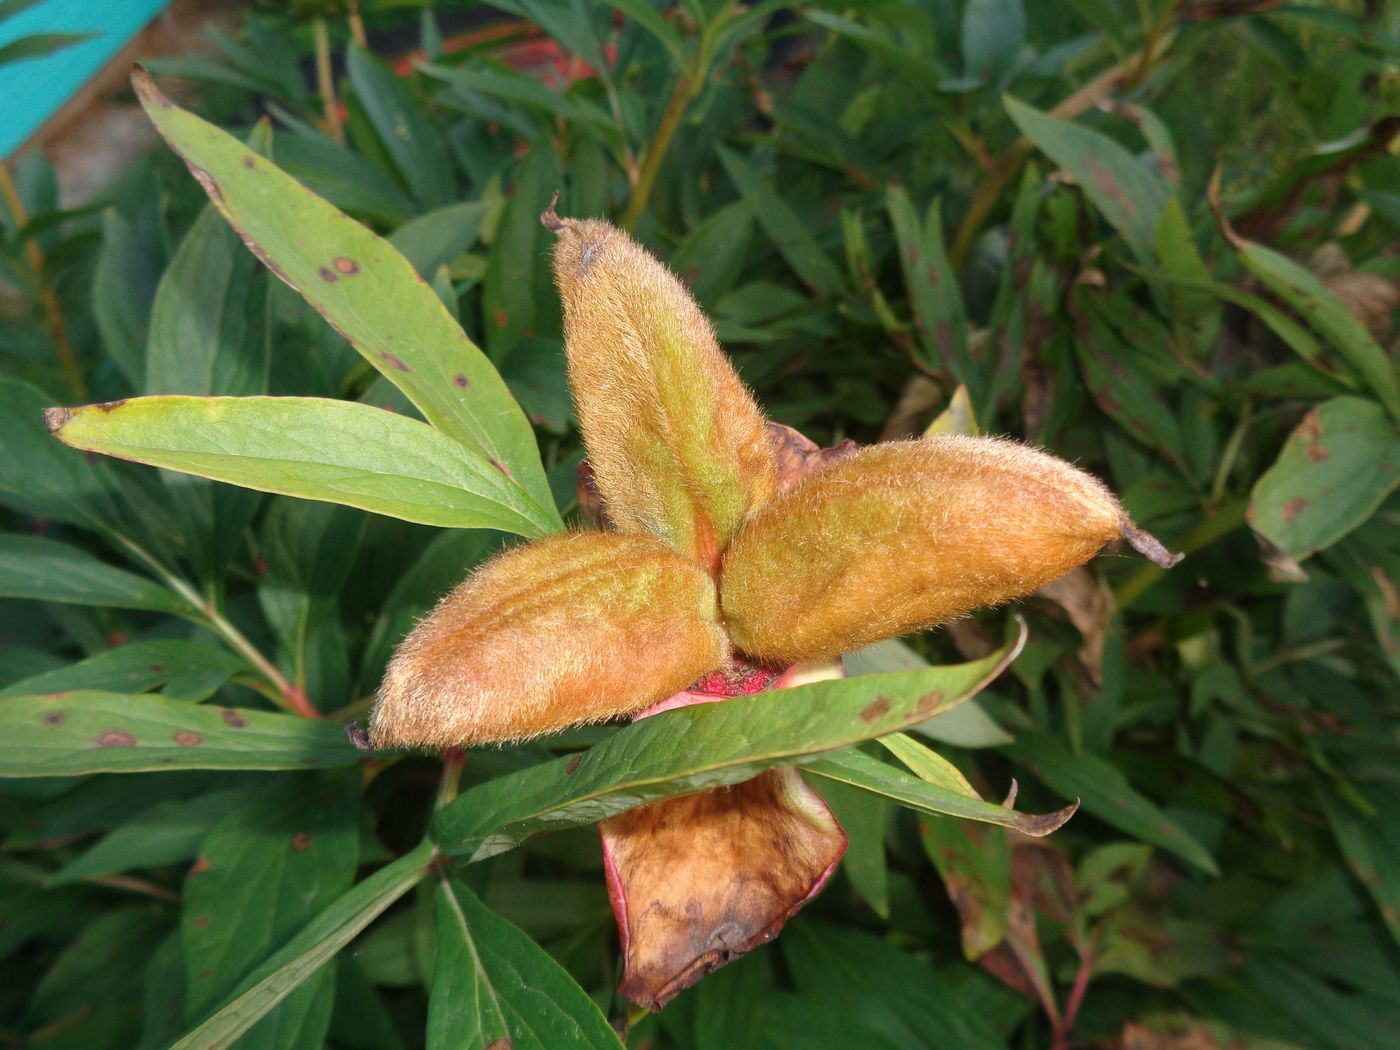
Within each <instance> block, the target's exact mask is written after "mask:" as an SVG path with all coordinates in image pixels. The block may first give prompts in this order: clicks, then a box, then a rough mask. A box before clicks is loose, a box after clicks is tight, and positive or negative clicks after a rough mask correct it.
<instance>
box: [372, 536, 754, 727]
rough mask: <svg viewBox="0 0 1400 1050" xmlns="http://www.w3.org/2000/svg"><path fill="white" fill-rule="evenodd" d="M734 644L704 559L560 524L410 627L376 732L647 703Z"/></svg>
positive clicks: (537, 719) (513, 723) (379, 704)
mask: <svg viewBox="0 0 1400 1050" xmlns="http://www.w3.org/2000/svg"><path fill="white" fill-rule="evenodd" d="M728 656H729V643H728V639H727V638H726V637H725V633H724V630H723V628H722V627H721V626H720V623H719V615H718V606H717V600H716V596H715V588H714V583H713V581H712V580H711V579H710V577H709V575H708V573H706V572H705V570H704V569H703V568H702V567H701V566H699V565H697V564H696V563H695V562H693V561H691V560H689V559H687V558H683V557H681V556H680V555H678V554H676V553H675V552H674V551H672V550H671V549H670V548H669V547H667V546H666V545H664V544H663V543H661V542H660V541H659V540H656V539H654V538H652V537H649V536H639V535H622V534H619V533H604V532H580V533H567V534H564V535H559V536H551V537H549V538H548V539H544V540H539V541H537V542H535V543H530V544H527V545H525V546H522V547H517V548H515V549H514V550H511V551H507V552H506V553H504V554H502V555H499V556H498V557H496V558H494V559H493V560H491V561H490V562H488V563H487V564H486V565H484V566H483V567H481V568H480V569H478V570H477V571H476V572H474V573H472V574H471V575H470V576H468V577H467V579H466V580H465V581H463V582H462V583H461V584H460V585H459V586H458V587H457V588H456V589H455V590H453V591H452V592H451V593H450V594H448V595H447V596H446V597H445V598H443V600H442V601H441V602H440V603H438V606H437V608H435V609H434V610H433V611H432V613H430V614H429V615H428V617H427V618H426V619H425V620H423V622H422V623H420V624H419V625H418V626H417V627H415V628H414V630H413V631H412V633H411V634H409V636H408V637H407V638H406V639H404V641H403V644H402V645H400V646H399V648H398V651H397V652H396V653H395V654H394V658H393V660H392V661H391V662H390V664H389V668H388V671H387V672H386V673H385V676H384V682H383V684H382V685H381V686H380V688H379V696H378V699H377V701H376V703H375V707H374V713H373V714H372V715H371V718H370V740H371V742H372V743H373V745H374V746H375V747H376V748H388V747H426V748H436V749H443V748H449V747H461V746H469V745H474V744H481V743H490V742H500V741H510V740H523V739H526V738H528V737H533V736H538V735H540V734H542V733H549V732H553V731H555V730H559V729H564V728H567V727H568V726H573V725H579V724H582V723H585V722H597V721H602V720H605V719H609V718H615V717H618V716H621V715H627V714H632V713H634V712H636V711H640V710H641V709H642V708H644V707H646V706H647V705H648V704H651V703H653V702H655V701H657V700H660V699H661V698H663V697H666V696H669V695H670V694H672V693H675V692H678V691H680V690H682V689H684V688H685V687H686V686H687V685H689V684H690V683H691V682H693V681H695V680H696V679H697V678H699V677H700V676H701V675H703V674H705V673H707V672H709V671H712V670H714V669H715V668H716V667H718V666H719V665H721V664H722V663H724V661H725V660H726V659H727V658H728Z"/></svg>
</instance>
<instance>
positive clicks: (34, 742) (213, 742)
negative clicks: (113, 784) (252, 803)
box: [0, 690, 361, 777]
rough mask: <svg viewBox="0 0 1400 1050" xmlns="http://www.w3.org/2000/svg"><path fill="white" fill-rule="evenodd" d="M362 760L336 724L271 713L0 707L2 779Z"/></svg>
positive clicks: (135, 706)
mask: <svg viewBox="0 0 1400 1050" xmlns="http://www.w3.org/2000/svg"><path fill="white" fill-rule="evenodd" d="M360 758H361V756H360V754H359V752H358V751H356V750H355V749H354V748H353V747H351V746H350V743H349V741H347V740H346V739H345V732H344V730H343V729H342V728H341V727H340V726H338V725H336V724H335V723H333V722H322V721H318V720H313V719H309V718H297V717H294V716H292V715H283V714H276V713H273V712H270V711H254V710H251V709H248V708H233V707H225V708H222V709H219V708H213V707H201V706H198V705H193V704H187V703H181V702H180V701H178V700H167V699H165V698H163V697H158V696H128V695H126V694H124V693H99V692H95V691H86V690H83V691H79V692H72V693H57V694H50V695H46V696H14V697H5V698H4V699H0V776H7V777H54V776H76V775H79V774H83V773H139V772H153V771H161V772H163V771H166V770H172V769H306V768H313V767H314V768H322V769H329V768H333V767H337V766H353V765H355V764H357V763H358V762H359V761H360Z"/></svg>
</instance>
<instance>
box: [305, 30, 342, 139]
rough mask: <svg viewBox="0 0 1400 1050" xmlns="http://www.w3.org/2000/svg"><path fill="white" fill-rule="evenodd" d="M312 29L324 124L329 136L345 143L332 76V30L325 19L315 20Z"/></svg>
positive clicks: (317, 84) (317, 87)
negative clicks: (323, 110)
mask: <svg viewBox="0 0 1400 1050" xmlns="http://www.w3.org/2000/svg"><path fill="white" fill-rule="evenodd" d="M311 28H312V31H313V32H314V34H315V45H316V91H317V92H318V93H319V94H320V96H321V105H322V107H323V108H324V109H325V117H324V118H323V120H322V123H323V124H324V126H325V129H326V134H327V135H329V136H330V137H331V138H333V139H334V140H335V141H336V142H344V141H345V131H344V129H343V128H341V126H340V114H339V112H337V109H336V101H335V77H334V76H332V75H331V34H330V30H329V29H328V28H327V27H326V20H325V19H324V18H315V19H313V20H312V22H311Z"/></svg>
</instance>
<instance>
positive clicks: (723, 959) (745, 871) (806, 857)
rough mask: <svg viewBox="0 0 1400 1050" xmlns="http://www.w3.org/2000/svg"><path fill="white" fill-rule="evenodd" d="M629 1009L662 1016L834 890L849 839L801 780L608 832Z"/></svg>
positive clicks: (634, 813) (761, 782)
mask: <svg viewBox="0 0 1400 1050" xmlns="http://www.w3.org/2000/svg"><path fill="white" fill-rule="evenodd" d="M599 829H600V830H601V832H602V836H603V857H604V861H605V863H606V866H607V878H608V896H609V897H610V898H611V900H612V904H613V912H614V914H615V915H616V916H617V924H618V934H619V937H620V939H621V942H622V952H623V958H624V970H623V976H622V982H621V984H620V985H619V986H618V988H619V991H621V992H622V994H623V995H625V996H626V997H627V998H628V999H631V1000H632V1001H633V1002H635V1003H638V1004H640V1005H642V1006H646V1007H648V1008H650V1009H653V1010H657V1009H660V1008H661V1007H662V1006H663V1005H664V1004H665V1003H667V1002H668V1001H669V1000H670V999H672V998H673V997H674V996H675V995H676V994H677V993H678V992H681V991H682V990H684V989H686V988H689V987H690V986H691V985H693V984H694V983H695V982H696V981H698V980H700V978H701V977H704V976H705V974H707V973H710V972H711V971H713V970H716V969H718V968H719V967H721V966H723V965H724V964H725V963H727V962H729V961H730V960H731V959H734V958H736V957H738V956H740V955H743V954H744V953H745V952H748V951H750V950H752V949H754V948H756V947H758V946H759V945H761V944H766V943H767V942H768V941H771V940H772V939H773V938H774V937H776V936H777V935H778V931H779V930H781V929H782V928H783V924H784V923H786V922H787V920H788V919H789V918H791V917H792V916H793V915H794V914H795V913H796V912H797V911H798V910H799V909H800V908H801V907H802V906H803V905H804V904H806V903H807V902H808V901H809V900H811V899H812V898H813V897H814V896H815V895H816V894H817V892H818V891H819V890H821V888H822V887H823V886H824V885H825V884H826V881H827V879H829V878H830V877H831V873H832V872H833V871H834V870H835V869H836V865H837V863H838V862H839V861H840V859H841V856H842V854H843V853H845V851H846V834H845V832H843V831H842V830H841V826H840V825H839V824H838V823H837V822H836V818H835V817H833V816H832V814H831V810H830V809H828V808H827V806H826V803H824V802H823V801H822V800H821V797H820V796H818V795H817V793H816V792H815V791H813V790H812V789H811V788H810V787H808V786H807V784H806V783H805V782H804V781H803V780H802V777H801V776H800V775H799V774H798V772H797V770H796V769H793V768H783V769H775V770H770V771H768V772H767V773H764V774H762V775H761V776H758V777H755V778H754V779H752V780H749V781H745V782H744V783H742V784H737V785H734V786H733V787H728V788H721V789H719V790H716V791H706V792H702V793H700V794H696V795H686V796H683V797H681V798H676V799H669V800H667V801H665V802H657V803H653V804H652V805H649V806H640V807H638V808H637V809H633V810H629V811H628V812H626V813H623V814H622V815H621V816H617V817H614V818H612V819H611V820H608V821H605V822H604V823H602V824H600V825H599Z"/></svg>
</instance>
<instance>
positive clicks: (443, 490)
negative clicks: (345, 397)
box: [49, 397, 560, 537]
mask: <svg viewBox="0 0 1400 1050" xmlns="http://www.w3.org/2000/svg"><path fill="white" fill-rule="evenodd" d="M49 425H50V427H51V428H52V430H53V433H54V435H55V436H56V437H57V438H58V439H59V440H60V441H63V442H64V443H65V444H68V445H72V446H73V447H75V448H82V449H88V450H90V451H93V452H101V453H104V454H106V455H110V456H119V457H121V458H123V459H130V460H135V461H136V462H138V463H149V464H151V465H153V466H157V467H167V468H170V469H172V470H179V471H183V472H185V473H188V474H198V475H199V476H201V477H206V478H213V479H214V480H215V481H226V482H228V483H230V484H233V485H242V486H244V487H246V488H254V489H259V490H261V491H263V492H276V493H280V494H282V495H286V496H300V497H301V498H303V499H316V500H323V501H325V502H327V503H342V504H345V505H346V506H349V507H358V508H360V509H361V510H368V511H373V512H375V513H376V514H387V515H389V516H390V517H395V518H402V519H404V520H405V521H416V522H420V523H422V524H424V525H445V526H450V527H455V528H493V529H500V530H501V531H502V532H513V533H517V534H518V535H521V536H531V537H534V536H543V535H545V534H547V533H549V532H553V531H555V530H557V529H558V528H559V527H560V526H559V519H558V514H557V512H555V511H554V510H553V504H552V503H550V504H549V505H548V506H544V505H541V504H538V503H536V502H535V501H534V500H533V499H532V498H531V496H530V495H529V494H528V493H527V492H526V491H525V490H524V489H522V488H521V487H520V485H518V484H516V482H515V481H514V480H513V479H512V478H510V477H508V476H507V475H505V474H504V473H503V472H502V471H501V470H499V469H498V468H497V467H495V466H493V465H492V464H491V463H489V462H487V461H486V460H483V459H482V458H480V457H479V456H477V455H474V454H473V453H472V452H471V451H469V450H468V449H466V448H464V447H463V446H461V445H459V444H458V443H457V442H455V441H453V440H452V439H450V438H448V437H446V436H445V435H443V434H442V433H441V432H440V431H437V430H435V429H433V428H432V427H430V426H427V425H426V424H424V423H420V422H418V421H417V420H413V419H408V418H406V417H404V416H400V415H396V414H395V413H393V412H386V411H384V410H383V409H380V408H372V407H370V406H369V405H362V404H357V403H355V402H350V401H331V400H327V399H324V398H310V397H205V398H200V397H141V398H133V399H131V400H129V401H117V402H113V403H111V404H109V405H90V406H87V407H85V408H77V409H72V410H69V409H53V410H52V411H51V412H50V414H49Z"/></svg>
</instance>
